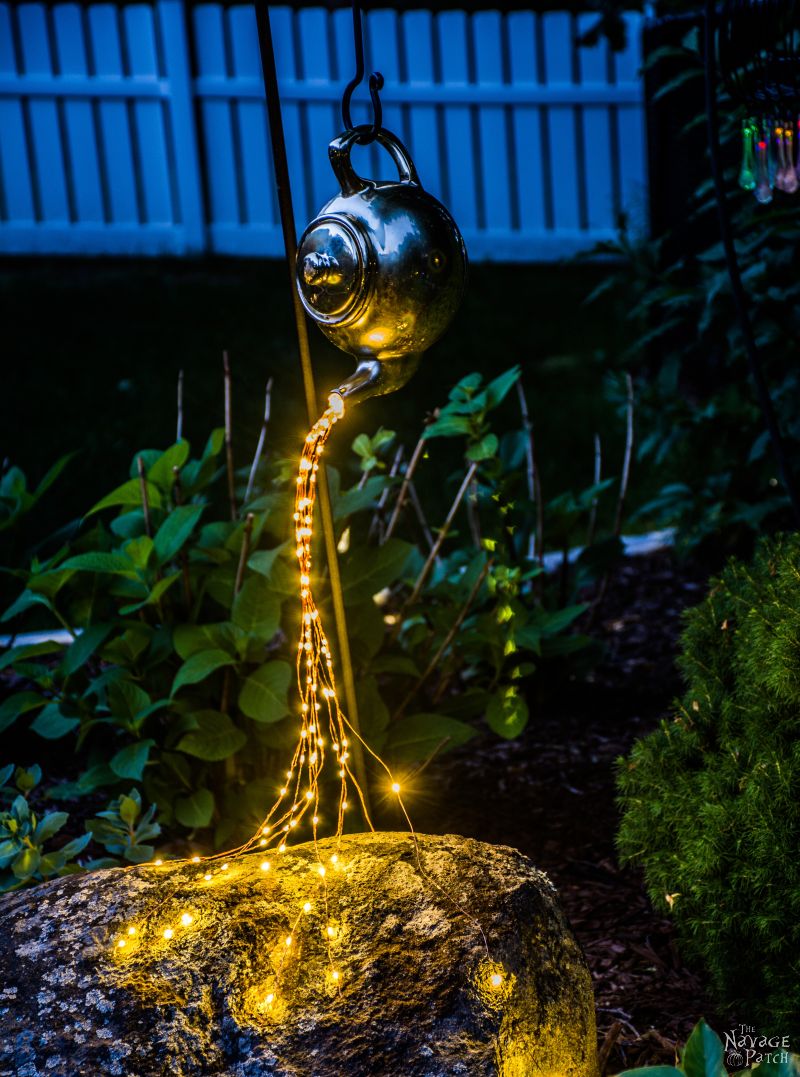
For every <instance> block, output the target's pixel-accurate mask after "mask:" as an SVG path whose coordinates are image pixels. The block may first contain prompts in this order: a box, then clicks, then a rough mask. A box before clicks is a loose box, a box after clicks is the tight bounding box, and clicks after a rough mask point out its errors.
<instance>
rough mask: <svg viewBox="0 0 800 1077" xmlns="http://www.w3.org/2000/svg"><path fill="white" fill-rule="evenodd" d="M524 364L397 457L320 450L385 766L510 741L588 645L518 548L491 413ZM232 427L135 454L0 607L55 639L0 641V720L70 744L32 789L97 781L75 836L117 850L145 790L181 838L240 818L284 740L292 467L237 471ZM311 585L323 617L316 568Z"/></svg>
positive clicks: (514, 502) (457, 402)
mask: <svg viewBox="0 0 800 1077" xmlns="http://www.w3.org/2000/svg"><path fill="white" fill-rule="evenodd" d="M518 379H519V369H518V368H513V369H512V370H510V371H507V372H505V373H504V374H501V375H500V376H499V377H498V378H496V379H494V380H493V381H491V382H489V383H488V384H486V385H484V384H483V383H482V381H481V379H480V377H478V376H477V375H470V376H469V377H467V378H464V379H462V381H461V382H459V384H458V385H457V386H455V388H454V389H453V391H452V393H451V394H450V399H449V401H448V402H447V403H446V404H445V406H444V407H443V408H442V409H441V411H440V413H439V415H438V417H437V418H436V419H435V420H434V421H433V422H432V423H430V424H429V425H428V426H427V427H426V429H425V430H424V432H423V435H422V437H421V439H420V442H419V444H418V446H417V448H416V450H415V451H414V453H412V455H411V456H410V457H408V458H407V461H406V462H403V461H402V459H401V454H400V451H399V449H395V446H394V441H395V435H394V434H393V433H392V432H391V431H387V430H379V431H378V432H377V433H376V434H375V435H373V436H368V435H367V434H364V433H359V434H357V436H355V438H354V440H353V443H352V451H353V454H354V455H353V456H352V457H349V458H347V460H346V463H345V466H344V468H340V469H337V468H334V467H329V486H330V490H331V498H332V505H333V514H334V518H335V526H336V539H337V543H338V547H339V550H340V555H341V575H342V583H343V589H344V599H345V604H346V607H347V611H348V627H349V633H350V636H351V648H352V651H353V658H354V663H355V667H356V683H357V686H358V707H359V712H360V716H361V724H362V730H363V733H364V735H365V737H366V738H367V740H368V741H369V743H370V744H371V745H372V746H373V747H374V748H375V749H376V750H378V751H380V752H382V753H383V754H384V755H386V757H387V758H388V759H390V760H391V761H392V762H393V763H394V764H396V765H397V764H403V765H404V766H405V767H406V768H408V767H414V766H419V765H424V763H425V762H426V761H427V760H429V759H430V758H431V757H432V755H434V754H435V753H436V752H440V751H444V750H447V749H449V748H452V747H455V746H457V745H459V744H463V743H465V742H466V741H467V740H469V739H470V738H471V737H473V736H474V735H475V734H476V732H477V731H478V730H479V729H480V728H481V726H482V725H483V723H484V721H485V723H486V725H487V726H488V727H489V729H491V730H493V731H494V732H495V733H497V734H499V735H500V736H503V737H513V736H516V735H518V734H519V733H520V732H521V731H522V729H523V728H524V726H525V724H526V722H527V721H528V718H529V707H530V701H531V700H532V699H534V698H535V691H536V685H537V683H538V677H537V674H538V673H539V671H540V670H542V669H543V668H544V667H550V668H553V669H555V668H559V664H561V665H562V666H564V668H565V669H568V670H569V672H570V673H574V672H575V671H576V670H578V669H580V668H587V667H588V665H590V664H591V662H592V661H594V659H595V658H596V657H597V654H598V649H597V647H596V645H594V644H593V642H592V641H591V640H590V639H589V638H588V637H586V636H583V635H580V634H575V633H574V631H573V628H574V626H575V624H576V622H577V620H578V618H579V617H580V616H581V614H582V613H583V612H584V610H585V608H586V607H585V605H584V604H583V603H581V602H580V601H577V600H576V598H575V595H574V594H573V593H571V594H570V595H569V601H566V602H565V601H564V596H563V595H562V594H560V593H556V592H555V591H554V590H553V588H552V587H550V585H549V583H548V584H545V581H544V577H543V572H542V568H541V564H540V558H539V553H540V551H539V550H533V549H532V546H531V535H532V533H533V529H534V527H535V526H536V519H535V513H534V511H533V508H532V506H531V504H530V498H529V496H528V495H529V480H530V471H529V468H528V466H527V460H528V456H527V450H528V448H529V444H530V435H529V432H526V430H525V428H524V424H523V428H522V429H520V430H512V431H510V432H506V433H503V434H502V435H500V434H498V433H496V432H495V430H494V429H493V422H494V419H495V418H496V414H497V411H498V409H499V408H500V406H501V405H502V404H503V401H504V400H505V399H506V397H507V396H508V394H509V392H510V391H511V390H512V389H514V388H515V386H516V385H517V382H518ZM356 414H357V413H356ZM348 418H349V417H346V418H345V420H344V422H343V423H342V425H341V426H340V427H339V429H338V430H337V434H340V437H342V436H344V435H345V432H346V429H347V426H346V423H347V421H348ZM438 438H449V439H451V444H452V445H453V446H457V447H458V448H459V449H460V452H458V456H460V461H461V462H460V463H459V465H458V467H457V468H456V470H455V471H454V473H453V475H452V476H451V478H450V480H449V481H448V482H447V483H446V485H445V487H444V493H445V495H446V498H447V503H448V504H449V507H448V508H447V509H446V511H445V512H444V515H443V517H442V518H441V521H439V520H437V522H436V524H435V525H434V524H433V523H430V522H429V521H428V518H427V515H426V509H425V507H424V505H423V502H425V501H426V498H425V496H424V494H425V492H424V491H421V492H418V491H417V487H416V483H417V481H418V480H419V479H420V475H421V474H422V469H423V468H424V461H425V459H426V457H427V456H428V455H429V453H430V452H431V451H432V448H433V446H435V444H436V439H438ZM225 442H226V436H225V431H223V430H214V431H213V432H212V434H211V435H210V437H209V439H208V441H207V443H206V445H205V447H204V448H203V450H202V452H201V453H200V455H199V456H195V457H193V456H192V454H191V450H190V446H189V444H188V442H186V441H185V440H181V441H179V442H177V443H176V444H175V445H172V446H170V447H169V448H168V449H167V450H166V451H163V452H162V451H155V450H144V451H141V452H139V453H137V454H136V456H135V457H134V460H133V462H132V465H131V470H130V476H129V478H128V479H127V480H126V481H125V482H123V483H121V484H120V485H118V486H117V487H116V488H115V489H114V490H112V491H111V493H109V494H108V495H107V496H105V497H104V498H102V499H101V500H100V501H99V502H98V503H97V504H96V505H95V506H93V507H92V508H91V509H90V510H89V512H88V513H87V514H86V517H85V520H84V524H83V528H82V529H81V531H80V533H79V534H78V535H77V537H74V538H73V539H71V541H70V542H69V543H68V544H66V545H64V546H61V547H60V548H58V549H57V550H56V551H55V552H51V553H49V554H48V555H47V556H39V557H36V558H34V559H33V560H32V561H31V562H30V564H29V565H26V566H25V567H22V568H20V567H16V568H14V569H13V574H14V576H15V577H16V578H17V579H18V580H19V582H20V584H21V591H20V593H19V594H18V595H17V597H16V599H15V600H14V602H13V603H12V604H11V605H10V607H9V608H8V609H7V610H6V611H5V613H4V614H3V616H2V621H3V622H5V623H7V624H9V625H12V626H13V627H14V629H15V630H17V631H19V630H20V629H24V628H40V629H45V632H44V635H45V637H46V636H47V634H48V630H51V629H53V628H60V631H61V633H62V635H61V637H57V638H53V639H49V638H45V639H43V640H42V639H40V640H37V641H36V642H27V641H25V640H23V639H20V640H19V641H18V642H17V644H16V645H15V646H13V647H11V648H9V649H8V650H7V651H6V652H5V653H4V654H3V655H2V657H0V677H3V678H8V683H9V686H10V688H11V692H10V694H9V695H8V697H7V698H6V699H5V700H4V702H3V703H2V704H0V730H4V729H11V728H12V727H15V731H16V730H21V729H23V728H24V729H25V730H26V734H25V735H26V736H27V735H30V734H31V733H32V734H34V735H37V736H38V737H40V738H43V739H44V740H45V741H50V742H60V741H62V740H63V741H64V742H65V743H68V744H70V745H71V746H73V747H74V749H75V751H76V752H77V757H78V761H79V769H78V770H77V772H70V773H68V774H63V775H59V777H62V778H63V779H64V780H62V781H59V782H56V783H55V784H54V785H53V786H52V787H51V788H50V789H49V790H48V795H49V796H50V797H51V798H53V799H55V800H61V801H64V802H72V801H80V799H81V798H86V797H92V796H96V795H97V794H98V793H99V792H100V791H102V792H104V793H107V794H109V795H111V796H113V797H114V798H115V799H114V801H113V802H112V806H111V807H110V808H109V810H108V812H101V813H100V815H99V816H98V817H97V818H96V819H95V820H94V821H93V822H91V823H90V824H89V829H90V831H91V833H92V834H93V836H94V837H95V839H96V840H99V841H100V842H101V843H102V844H104V845H105V846H106V847H107V849H108V850H109V851H110V852H111V853H113V854H114V855H115V856H117V857H122V858H123V859H125V860H128V861H131V862H138V861H139V860H142V859H146V858H147V857H148V856H149V855H152V854H151V851H147V850H150V846H149V844H148V843H149V842H150V840H151V839H152V838H153V837H154V836H155V834H156V833H157V830H156V829H154V828H155V824H154V822H153V815H152V808H153V806H157V809H158V815H159V820H160V823H161V825H163V826H164V827H165V828H166V830H167V832H168V837H169V840H170V841H171V842H172V843H173V844H174V845H175V848H176V850H178V849H185V848H186V846H187V843H188V844H189V845H190V846H192V845H193V844H195V843H200V844H201V845H203V846H206V847H207V846H208V845H209V844H211V845H214V846H217V847H219V846H220V845H222V844H224V843H226V842H229V841H230V840H231V839H232V837H233V836H240V835H246V834H248V833H251V832H252V830H253V829H254V828H255V826H256V825H257V824H258V822H259V820H260V819H261V817H262V813H263V810H264V808H265V806H266V805H268V804H269V803H271V801H272V799H273V796H274V791H275V787H276V781H277V779H276V775H278V774H280V773H281V771H282V770H283V769H285V757H286V751H287V749H289V748H290V747H291V746H292V744H293V742H294V738H295V736H296V720H295V719H294V718H293V717H292V709H293V704H292V692H293V684H294V681H295V655H296V649H295V648H296V644H295V640H296V635H297V630H298V621H297V618H298V599H297V580H296V558H295V548H294V543H293V541H292V534H293V532H292V529H293V520H292V513H293V502H292V486H293V482H294V469H295V467H296V462H295V461H292V460H280V459H275V458H272V457H269V456H267V457H264V456H263V455H262V452H261V445H262V444H263V439H260V442H259V446H260V447H259V449H258V450H257V454H256V459H255V460H254V461H253V463H252V465H251V467H249V468H246V469H242V470H241V471H240V472H238V473H235V474H233V473H232V472H230V471H229V470H228V468H227V467H226V464H225V459H224V451H223V450H224V446H225ZM390 457H391V460H390ZM353 461H354V463H353ZM231 476H232V477H231ZM606 485H607V484H605V485H604V484H601V485H600V486H597V485H595V486H593V487H592V488H591V491H590V492H591V496H590V497H587V496H584V495H582V500H581V501H580V507H579V508H578V509H577V510H573V516H575V518H576V519H577V518H578V516H579V515H580V512H581V511H584V510H586V511H589V506H590V504H593V503H594V501H595V500H596V498H597V497H599V496H601V495H602V493H603V491H604V489H605V488H606ZM441 494H442V491H438V496H437V497H436V499H435V509H436V511H437V513H441V512H442V508H441V504H442V496H441ZM232 505H233V506H234V507H235V509H234V511H233V512H232V511H231V506H232ZM427 512H430V507H428V509H427ZM316 562H317V564H324V561H323V559H322V557H321V551H320V554H319V555H318V556H317V558H316ZM576 580H577V577H576ZM315 595H316V597H317V601H318V603H319V604H320V607H321V609H322V611H323V615H325V616H328V614H329V599H330V595H329V590H328V580H327V575H326V573H324V572H321V573H320V575H319V579H318V580H317V581H315ZM328 619H330V618H328ZM64 637H66V642H64ZM15 723H18V724H17V725H16V726H15ZM131 783H135V784H136V785H137V786H139V787H140V788H141V790H142V797H141V799H140V796H139V793H138V792H136V793H134V792H129V790H130V786H131ZM134 804H135V805H136V807H137V811H136V813H135V814H134V813H133V805H134ZM145 805H150V807H147V808H145ZM175 843H177V844H175ZM98 863H99V861H98Z"/></svg>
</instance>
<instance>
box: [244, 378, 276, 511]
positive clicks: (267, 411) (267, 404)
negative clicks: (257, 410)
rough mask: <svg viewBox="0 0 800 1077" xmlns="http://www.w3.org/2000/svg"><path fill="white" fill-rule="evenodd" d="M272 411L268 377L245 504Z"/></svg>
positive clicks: (252, 483) (259, 460)
mask: <svg viewBox="0 0 800 1077" xmlns="http://www.w3.org/2000/svg"><path fill="white" fill-rule="evenodd" d="M271 410H272V378H271V377H270V379H269V381H268V382H267V388H266V392H265V394H264V418H263V420H262V423H261V430H260V432H259V435H258V444H257V445H256V451H255V455H254V456H253V463H252V464H251V466H250V474H249V476H248V478H247V489H246V490H245V492H244V500H245V504H247V502H248V501H249V500H250V495H251V494H252V492H253V486H254V485H255V481H256V472H257V471H258V465H259V463H260V462H261V454H262V453H263V451H264V443H265V441H266V440H267V427H268V426H269V416H270V411H271Z"/></svg>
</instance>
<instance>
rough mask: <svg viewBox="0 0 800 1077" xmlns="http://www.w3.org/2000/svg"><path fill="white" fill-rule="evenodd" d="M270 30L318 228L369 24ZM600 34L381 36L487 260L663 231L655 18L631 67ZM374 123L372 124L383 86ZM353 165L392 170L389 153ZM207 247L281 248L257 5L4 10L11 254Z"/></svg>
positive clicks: (413, 129) (1, 234)
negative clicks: (652, 213) (640, 224)
mask: <svg viewBox="0 0 800 1077" xmlns="http://www.w3.org/2000/svg"><path fill="white" fill-rule="evenodd" d="M271 17H272V27H273V38H274V42H275V52H276V62H277V67H278V75H279V80H280V84H281V93H282V104H283V117H284V127H285V132H286V140H287V152H288V157H289V167H290V171H291V175H292V183H293V192H294V200H295V210H296V214H297V224H298V227H302V226H303V225H304V224H305V221H306V220H307V219H308V217H309V216H310V215H311V214H314V213H316V211H317V210H318V209H319V207H320V205H321V204H322V203H323V202H325V201H326V200H327V199H328V198H329V197H330V196H331V194H332V193H333V177H332V175H331V172H330V167H329V164H328V159H327V146H328V142H329V141H330V139H331V138H332V137H333V136H334V135H335V134H337V133H338V132H339V131H340V130H341V117H340V112H339V103H340V99H341V93H342V89H343V87H344V85H345V83H346V82H347V80H348V79H349V78H350V77H351V75H352V72H353V67H354V60H353V42H352V19H351V13H350V11H349V10H347V9H346V8H338V9H334V10H331V9H330V8H328V7H326V6H323V5H322V4H321V3H320V4H319V6H317V7H303V8H299V9H298V8H289V7H287V6H283V5H281V6H275V7H272V8H271ZM595 18H596V16H595V15H593V14H590V13H588V12H587V13H580V14H578V15H571V14H569V13H567V12H564V11H548V12H546V13H544V14H537V13H534V12H532V11H511V12H502V13H501V12H499V11H494V10H490V9H487V10H481V11H478V12H475V13H472V14H469V15H468V14H466V13H465V12H463V11H458V10H448V11H443V12H438V13H435V14H434V13H432V12H430V11H425V10H417V9H413V10H403V9H402V8H401V6H400V5H397V9H391V8H390V9H385V8H383V9H375V10H371V11H370V12H369V13H368V15H366V16H365V31H366V61H367V68H368V71H370V70H374V69H376V68H377V69H379V70H381V71H382V72H383V75H384V78H385V80H386V83H385V87H384V90H383V93H382V100H383V106H384V122H385V124H386V126H387V127H388V128H389V129H390V130H393V131H395V133H396V134H398V135H399V136H400V137H401V138H402V139H403V140H404V141H405V142H406V143H407V145H408V146H409V149H410V150H411V153H412V156H413V157H414V160H415V162H416V164H417V167H418V169H419V172H420V176H421V178H422V182H423V184H424V185H425V187H426V188H427V189H428V190H430V191H431V192H432V193H433V194H436V195H438V196H439V197H441V198H442V200H443V201H444V202H445V203H446V204H447V205H448V206H449V208H450V209H451V210H452V212H453V214H454V216H455V217H456V219H457V220H458V222H459V224H460V226H461V228H462V231H463V232H464V236H465V239H466V241H467V245H468V247H469V249H470V254H471V257H472V258H473V259H478V260H480V259H481V258H497V259H500V258H511V259H522V260H535V259H540V258H545V259H548V258H555V257H559V256H561V255H563V254H569V253H573V252H575V251H577V250H580V249H582V248H586V247H590V246H591V245H592V244H593V243H594V242H595V241H596V240H598V239H607V238H610V237H611V236H613V234H614V228H615V223H616V222H615V216H616V213H617V212H618V210H619V209H620V208H622V207H626V208H629V207H632V208H634V210H636V211H637V212H639V215H640V216H643V213H642V212H641V210H642V207H643V206H644V205H645V203H646V200H645V198H644V193H645V192H644V184H645V170H644V138H645V131H644V115H643V108H642V87H641V80H640V73H639V68H640V66H641V58H640V47H641V45H640V37H641V25H642V17H641V16H640V15H638V14H635V13H631V14H628V15H626V21H627V26H628V42H627V45H626V48H625V49H624V50H623V51H622V52H621V53H619V54H611V53H610V52H609V50H608V47H607V45H606V44H605V42H602V43H600V44H598V45H596V46H592V47H590V48H583V49H582V48H578V46H577V43H576V42H577V37H578V35H579V34H581V33H583V32H584V31H585V30H586V28H587V27H588V26H590V25H592V23H593V21H594V19H595ZM16 42H18V45H19V54H20V55H19V57H17V55H16V48H17V45H16V44H15V43H16ZM192 64H194V69H192V66H191V65H192ZM353 117H354V120H355V121H356V122H371V119H372V109H371V105H370V102H369V94H368V90H367V87H366V85H362V86H361V87H360V88H359V90H358V91H357V93H356V96H355V100H354V102H353ZM353 162H354V165H355V167H356V168H357V169H358V170H360V171H362V173H363V174H365V175H369V176H372V177H387V176H390V175H391V174H392V172H393V169H392V167H391V164H390V162H389V159H388V158H387V156H386V155H385V153H384V152H383V151H382V150H381V149H380V148H379V147H375V146H373V147H370V148H368V149H366V150H365V149H361V148H358V149H356V150H355V151H354V154H353ZM206 217H207V218H208V219H207V220H206ZM207 249H210V250H213V251H216V252H219V253H224V254H267V255H272V256H280V254H281V249H282V241H281V231H280V227H279V223H278V213H277V204H276V193H275V189H274V181H273V177H272V168H271V153H270V148H269V141H268V136H267V124H266V110H265V108H264V100H263V85H262V81H261V68H260V60H259V56H258V50H257V41H256V34H255V20H254V16H253V11H252V7H251V5H250V4H249V3H244V2H243V3H234V4H230V3H223V2H222V0H208V2H204V3H201V4H194V5H192V7H191V9H189V8H188V7H187V5H186V0H140V2H138V3H135V4H125V5H121V6H120V5H118V4H117V3H116V2H114V0H89V2H88V3H87V4H86V5H85V7H83V8H82V7H81V5H79V4H76V3H75V2H74V0H48V2H47V3H46V4H45V3H42V2H41V0H16V2H14V3H8V0H0V252H1V251H6V252H39V251H41V252H44V251H58V252H69V251H73V252H75V253H89V252H92V253H101V252H108V253H158V252H161V251H171V252H174V253H184V252H193V251H201V250H207Z"/></svg>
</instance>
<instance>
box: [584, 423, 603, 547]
mask: <svg viewBox="0 0 800 1077" xmlns="http://www.w3.org/2000/svg"><path fill="white" fill-rule="evenodd" d="M602 476H603V447H602V445H601V443H600V435H599V434H595V436H594V483H593V485H594V486H597V485H598V484H599V482H600V480H601V478H602ZM599 501H600V498H599V497H598V496H597V495H595V496H594V497H593V498H592V509H591V512H590V513H589V530H588V531H587V533H586V545H587V546H591V545H592V544H593V543H594V537H595V534H596V532H597V505H598V502H599Z"/></svg>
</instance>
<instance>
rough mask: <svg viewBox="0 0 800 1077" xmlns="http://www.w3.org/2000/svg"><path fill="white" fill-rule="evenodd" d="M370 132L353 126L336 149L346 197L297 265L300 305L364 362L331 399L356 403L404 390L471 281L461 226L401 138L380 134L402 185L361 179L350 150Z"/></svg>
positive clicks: (306, 239) (333, 203) (312, 235)
mask: <svg viewBox="0 0 800 1077" xmlns="http://www.w3.org/2000/svg"><path fill="white" fill-rule="evenodd" d="M369 130H370V129H369V128H368V127H355V128H353V129H351V130H349V131H345V132H344V134H341V135H339V137H338V138H335V139H334V140H333V142H331V144H330V147H329V149H328V156H329V158H330V162H331V167H332V168H333V172H334V175H335V176H336V179H337V181H338V183H339V186H340V188H341V190H340V192H339V193H338V194H337V195H335V196H334V197H333V198H332V199H331V200H330V201H329V202H328V203H326V205H325V206H323V208H322V209H321V210H320V212H319V213H318V214H317V216H316V217H315V218H314V220H313V221H311V223H310V224H309V225H308V227H307V228H306V230H305V231H304V232H303V235H302V236H301V238H300V243H299V246H298V250H297V260H296V280H297V289H298V292H299V295H300V300H301V302H302V304H303V306H304V308H305V309H306V311H307V312H308V314H309V315H310V316H311V318H313V320H314V321H315V322H316V323H317V325H318V326H319V327H320V329H321V330H322V332H323V333H324V334H325V335H326V336H327V337H328V339H329V340H330V341H332V343H334V344H335V345H336V346H337V347H338V348H341V349H342V350H343V351H346V352H349V353H350V354H351V355H353V356H354V357H355V359H356V361H357V364H358V365H357V367H356V370H355V372H354V373H353V374H352V375H351V376H350V377H349V378H347V379H346V380H345V381H344V382H342V384H341V385H340V386H339V387H338V388H337V389H335V390H334V393H336V394H338V395H339V396H340V397H343V398H345V399H346V398H348V397H354V398H356V399H358V400H364V399H367V398H368V397H371V396H378V395H382V394H384V393H390V392H393V391H394V390H395V389H399V388H400V387H401V386H402V385H405V383H406V382H407V381H408V379H409V378H410V377H411V375H412V374H413V373H414V371H415V370H416V369H417V367H418V366H419V362H420V359H421V357H422V354H423V352H425V351H427V349H428V348H430V346H431V345H432V344H433V343H434V342H435V341H436V340H438V339H439V337H440V336H441V335H442V333H444V331H445V330H446V329H447V327H448V326H449V324H450V322H451V321H452V320H453V316H454V315H455V312H456V310H457V309H458V307H459V305H460V303H461V298H462V296H463V293H464V285H465V282H466V274H467V252H466V248H465V246H464V240H463V239H462V237H461V233H460V232H459V230H458V226H457V225H456V222H455V221H454V220H453V218H452V217H451V216H450V214H449V213H448V211H447V210H446V209H445V207H444V206H443V205H442V204H441V202H439V201H438V200H437V199H436V198H434V197H433V195H431V194H429V193H428V192H427V191H426V190H425V189H424V188H423V186H422V184H421V183H420V181H419V177H418V175H417V171H416V169H415V167H414V164H413V162H412V160H411V157H410V156H409V153H408V150H407V149H406V148H405V146H404V145H403V144H402V142H401V141H400V139H399V138H397V137H396V136H395V135H393V134H391V132H389V131H387V130H385V129H383V128H381V129H380V130H379V131H378V132H377V135H376V140H377V142H379V143H380V145H381V146H383V147H384V149H386V150H387V151H388V152H389V154H390V156H391V157H392V160H393V161H394V163H395V165H396V166H397V171H398V174H399V178H398V179H397V180H369V179H363V178H362V177H361V176H359V175H357V174H356V172H355V170H354V168H353V165H352V164H351V161H350V152H351V150H352V148H353V146H354V145H355V144H356V142H358V141H359V139H360V138H361V136H362V135H363V134H364V133H365V132H367V131H369Z"/></svg>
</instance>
